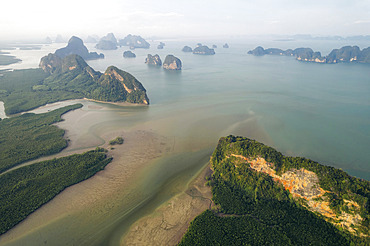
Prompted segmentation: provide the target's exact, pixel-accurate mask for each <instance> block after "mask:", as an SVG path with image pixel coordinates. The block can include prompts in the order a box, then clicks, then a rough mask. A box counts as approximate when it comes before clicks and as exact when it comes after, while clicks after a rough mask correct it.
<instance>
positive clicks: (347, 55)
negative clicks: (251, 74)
mask: <svg viewBox="0 0 370 246" xmlns="http://www.w3.org/2000/svg"><path fill="white" fill-rule="evenodd" d="M248 54H252V55H255V56H262V55H283V56H294V57H296V59H297V60H299V61H306V62H316V63H338V62H360V63H370V47H369V48H366V49H363V50H362V51H361V50H360V48H359V47H357V46H345V47H342V48H340V49H334V50H332V51H331V52H330V54H329V55H328V56H326V57H323V56H321V53H320V52H314V51H313V50H312V49H311V48H297V49H295V50H292V49H288V50H285V51H284V50H281V49H276V48H270V49H266V50H265V49H263V48H262V47H261V46H258V47H257V48H255V49H254V50H250V51H248Z"/></svg>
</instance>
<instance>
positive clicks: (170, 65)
mask: <svg viewBox="0 0 370 246" xmlns="http://www.w3.org/2000/svg"><path fill="white" fill-rule="evenodd" d="M181 67H182V64H181V60H180V59H179V58H177V57H175V56H173V55H167V56H166V59H164V62H163V68H164V69H167V70H181Z"/></svg>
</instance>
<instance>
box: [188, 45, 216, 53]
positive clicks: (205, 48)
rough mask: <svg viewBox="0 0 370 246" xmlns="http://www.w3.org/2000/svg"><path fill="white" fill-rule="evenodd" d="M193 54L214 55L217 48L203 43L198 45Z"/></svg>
mask: <svg viewBox="0 0 370 246" xmlns="http://www.w3.org/2000/svg"><path fill="white" fill-rule="evenodd" d="M193 54H196V55H214V54H215V50H214V49H210V48H208V46H206V45H203V46H199V47H196V48H195V49H194V50H193Z"/></svg>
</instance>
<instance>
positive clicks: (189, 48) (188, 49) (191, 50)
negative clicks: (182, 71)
mask: <svg viewBox="0 0 370 246" xmlns="http://www.w3.org/2000/svg"><path fill="white" fill-rule="evenodd" d="M182 51H183V52H193V49H192V48H191V47H189V46H186V45H185V46H184V48H182Z"/></svg>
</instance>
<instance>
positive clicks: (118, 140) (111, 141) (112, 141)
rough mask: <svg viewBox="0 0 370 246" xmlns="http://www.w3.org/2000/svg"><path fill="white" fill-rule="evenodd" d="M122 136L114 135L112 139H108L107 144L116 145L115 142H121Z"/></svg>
mask: <svg viewBox="0 0 370 246" xmlns="http://www.w3.org/2000/svg"><path fill="white" fill-rule="evenodd" d="M123 141H124V140H123V138H122V137H116V138H115V139H113V140H110V141H109V144H110V145H116V144H123Z"/></svg>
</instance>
